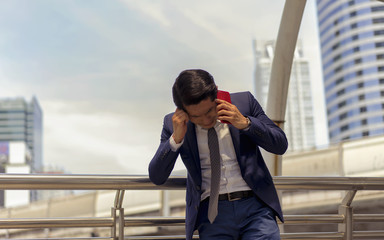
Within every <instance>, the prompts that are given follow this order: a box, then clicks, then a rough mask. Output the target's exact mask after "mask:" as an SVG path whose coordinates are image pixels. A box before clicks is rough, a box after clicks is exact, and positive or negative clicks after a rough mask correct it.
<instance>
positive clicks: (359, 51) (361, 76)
mask: <svg viewBox="0 0 384 240" xmlns="http://www.w3.org/2000/svg"><path fill="white" fill-rule="evenodd" d="M317 15H318V23H319V33H320V43H321V56H322V65H323V75H324V87H325V97H326V105H327V113H328V128H329V139H330V142H331V143H335V142H339V141H342V140H347V139H357V138H361V137H364V136H374V135H379V134H384V3H383V2H379V1H374V0H354V1H348V0H337V1H336V0H318V1H317Z"/></svg>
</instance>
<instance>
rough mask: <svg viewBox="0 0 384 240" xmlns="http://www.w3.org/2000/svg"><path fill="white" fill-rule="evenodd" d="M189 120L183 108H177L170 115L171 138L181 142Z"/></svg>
mask: <svg viewBox="0 0 384 240" xmlns="http://www.w3.org/2000/svg"><path fill="white" fill-rule="evenodd" d="M188 121H189V117H188V114H187V113H186V112H184V111H183V110H181V109H179V108H177V109H176V111H175V113H174V114H173V116H172V124H173V135H172V137H173V140H175V142H176V143H181V142H182V141H183V139H184V136H185V133H186V132H187V123H188Z"/></svg>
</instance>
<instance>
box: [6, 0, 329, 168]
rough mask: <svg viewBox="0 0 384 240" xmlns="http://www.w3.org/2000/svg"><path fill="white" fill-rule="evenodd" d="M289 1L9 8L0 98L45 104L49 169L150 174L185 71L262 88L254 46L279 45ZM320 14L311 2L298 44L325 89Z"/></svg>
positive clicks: (21, 2) (19, 2)
mask: <svg viewBox="0 0 384 240" xmlns="http://www.w3.org/2000/svg"><path fill="white" fill-rule="evenodd" d="M284 3H285V1H282V0H279V1H275V2H274V3H273V4H271V2H270V1H254V0H248V1H242V2H241V3H239V2H237V1H233V0H231V1H209V2H206V1H195V2H193V3H190V2H189V1H160V2H153V1H146V0H142V1H108V3H107V2H106V1H97V0H96V1H92V5H89V4H87V3H85V2H83V1H45V0H36V1H25V0H16V1H1V3H0V20H2V21H0V33H1V36H2V38H1V39H0V52H1V53H2V54H1V55H0V56H1V57H0V81H1V85H2V89H1V90H0V96H1V97H13V96H23V97H26V98H28V97H30V96H33V95H36V96H37V97H38V98H39V100H40V104H41V106H42V109H43V111H44V160H45V164H47V165H58V166H60V167H64V168H65V169H66V170H67V171H69V172H72V173H121V174H124V173H125V174H129V173H140V174H146V173H147V166H148V163H149V161H150V159H151V158H152V156H153V154H154V152H155V150H156V149H157V146H158V144H159V137H160V131H161V126H162V120H163V116H164V115H165V114H166V113H168V112H171V111H174V109H175V107H174V104H173V102H172V99H171V86H172V84H173V81H174V79H175V78H176V76H177V75H178V73H179V72H180V71H181V70H183V69H186V68H203V69H205V70H208V71H209V72H210V73H212V75H213V76H214V77H215V80H216V83H217V84H218V86H219V88H220V89H224V90H229V91H231V92H236V91H253V89H254V85H253V70H254V69H253V66H254V58H253V52H252V40H253V39H255V38H256V39H273V38H276V36H277V31H278V27H279V23H280V18H281V14H282V9H283V7H284ZM315 15H316V14H315V6H314V3H313V2H312V1H308V3H307V6H306V9H305V12H304V19H303V21H302V26H301V31H300V36H299V37H300V38H301V39H302V40H303V43H304V45H305V46H306V49H305V52H306V53H307V54H308V56H311V59H312V60H311V61H312V62H311V66H310V67H311V75H314V76H315V77H314V78H315V79H317V80H316V81H314V83H313V88H314V89H322V78H321V68H320V58H319V45H318V35H317V25H316V17H315ZM228 16H231V17H228ZM265 23H268V24H265ZM321 94H322V93H321V92H319V93H317V95H316V96H314V99H315V101H316V102H317V106H318V107H317V108H316V109H315V115H316V114H318V115H319V118H320V119H322V118H323V119H324V125H326V122H325V117H324V113H325V110H324V108H322V107H321V105H324V99H323V98H322V96H321ZM322 121H323V120H322ZM322 128H323V127H322V126H320V129H322ZM324 131H326V130H324ZM317 144H319V145H325V144H326V140H325V139H324V138H323V139H321V138H320V139H317ZM177 168H182V163H180V162H178V165H177V166H176V169H177Z"/></svg>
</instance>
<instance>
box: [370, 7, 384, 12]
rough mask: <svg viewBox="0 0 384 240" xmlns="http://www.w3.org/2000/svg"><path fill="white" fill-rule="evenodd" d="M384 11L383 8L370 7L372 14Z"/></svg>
mask: <svg viewBox="0 0 384 240" xmlns="http://www.w3.org/2000/svg"><path fill="white" fill-rule="evenodd" d="M381 11H384V6H376V7H372V12H381Z"/></svg>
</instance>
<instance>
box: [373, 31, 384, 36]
mask: <svg viewBox="0 0 384 240" xmlns="http://www.w3.org/2000/svg"><path fill="white" fill-rule="evenodd" d="M373 33H374V34H375V36H378V35H384V30H376V31H374V32H373Z"/></svg>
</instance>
